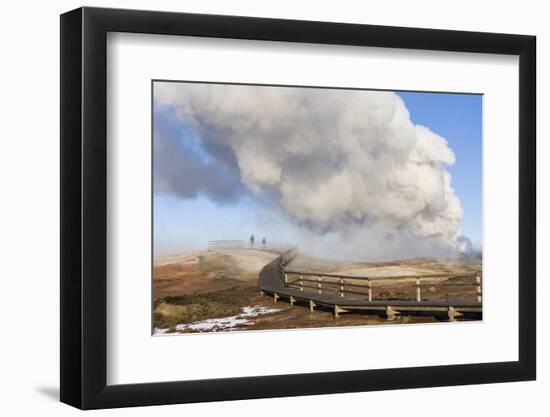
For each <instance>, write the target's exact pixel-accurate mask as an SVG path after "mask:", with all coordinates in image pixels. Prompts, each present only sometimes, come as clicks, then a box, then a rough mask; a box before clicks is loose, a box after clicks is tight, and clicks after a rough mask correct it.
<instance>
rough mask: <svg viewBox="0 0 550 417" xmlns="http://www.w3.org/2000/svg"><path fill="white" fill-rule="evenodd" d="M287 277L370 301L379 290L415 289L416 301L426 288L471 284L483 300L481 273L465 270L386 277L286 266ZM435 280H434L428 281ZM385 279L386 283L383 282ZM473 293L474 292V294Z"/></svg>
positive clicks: (305, 287)
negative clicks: (292, 268)
mask: <svg viewBox="0 0 550 417" xmlns="http://www.w3.org/2000/svg"><path fill="white" fill-rule="evenodd" d="M282 274H283V281H284V283H285V286H288V287H291V288H297V289H299V290H300V291H301V292H304V291H306V292H307V291H309V292H315V293H318V294H331V295H336V296H340V297H345V296H346V295H350V296H360V297H364V298H365V299H366V300H368V301H373V300H376V297H375V295H374V294H375V290H376V291H377V292H379V291H378V290H390V289H393V290H404V289H413V288H414V289H415V290H416V291H415V292H416V294H415V295H416V297H415V299H416V301H417V302H421V301H422V290H423V289H426V288H428V289H431V288H434V287H435V288H461V287H464V288H471V289H472V290H474V289H475V296H476V300H477V301H478V302H481V293H482V286H481V274H480V273H479V272H476V273H461V274H452V273H446V274H428V275H421V276H420V275H401V276H399V275H397V276H386V277H367V276H355V275H342V274H322V273H318V272H303V271H293V270H287V269H285V268H284V267H283V270H282ZM456 278H458V279H460V278H462V279H464V278H473V282H433V281H434V280H435V281H439V280H445V281H447V280H449V279H456ZM392 280H395V281H399V283H390V284H388V283H387V281H392ZM383 281H385V282H383ZM427 281H431V282H427ZM381 282H383V283H381ZM472 295H473V294H472Z"/></svg>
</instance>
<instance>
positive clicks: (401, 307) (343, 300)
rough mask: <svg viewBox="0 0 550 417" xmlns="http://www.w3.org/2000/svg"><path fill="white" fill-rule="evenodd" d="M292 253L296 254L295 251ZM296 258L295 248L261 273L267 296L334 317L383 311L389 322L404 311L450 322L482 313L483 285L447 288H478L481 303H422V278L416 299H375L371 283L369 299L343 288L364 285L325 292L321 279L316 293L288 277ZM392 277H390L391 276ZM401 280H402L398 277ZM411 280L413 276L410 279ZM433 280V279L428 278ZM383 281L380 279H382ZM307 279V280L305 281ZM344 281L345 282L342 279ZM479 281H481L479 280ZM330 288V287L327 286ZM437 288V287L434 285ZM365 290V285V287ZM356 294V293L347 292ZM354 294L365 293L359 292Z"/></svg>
mask: <svg viewBox="0 0 550 417" xmlns="http://www.w3.org/2000/svg"><path fill="white" fill-rule="evenodd" d="M291 251H292V252H291ZM294 256H296V251H295V249H291V250H290V251H287V252H284V253H282V254H281V255H280V256H279V257H278V258H276V259H275V260H273V261H272V262H270V263H269V264H267V265H265V266H264V268H263V269H262V270H261V271H260V274H259V284H260V290H261V292H262V293H263V294H268V295H271V296H273V298H274V300H275V301H277V300H278V299H287V300H288V301H289V302H290V304H291V305H293V304H294V303H296V302H302V303H306V305H307V306H309V309H310V310H311V311H313V310H314V309H315V307H318V306H322V307H325V308H330V309H333V311H334V315H335V316H336V317H338V316H339V314H340V313H344V312H349V311H357V310H372V311H383V312H385V313H386V317H387V318H388V319H389V320H393V319H394V318H395V316H396V315H397V314H400V313H401V312H433V313H434V314H435V313H441V312H443V313H445V314H446V315H447V317H448V319H449V320H450V321H453V320H455V318H456V317H459V316H461V315H462V314H463V313H467V312H468V313H481V310H482V303H481V284H454V285H453V284H447V286H457V285H462V286H470V287H473V286H476V285H477V286H478V292H477V294H478V297H477V300H472V301H464V300H456V301H439V300H432V301H430V300H422V299H421V297H420V288H421V286H420V285H419V281H420V280H419V279H417V280H416V282H417V286H418V289H417V291H418V298H417V300H416V301H413V300H376V299H372V298H371V293H370V283H369V286H368V289H369V292H368V294H369V296H368V297H363V298H357V297H353V298H352V297H349V296H347V295H345V294H346V290H344V287H343V285H346V286H353V287H360V285H354V284H341V285H342V287H340V291H341V292H339V287H338V285H340V284H338V282H332V283H329V285H332V286H333V287H334V286H336V289H335V288H331V289H328V288H327V287H326V286H325V288H324V290H321V279H320V278H319V284H318V285H319V290H318V291H316V290H315V288H316V287H315V286H308V287H306V286H305V285H303V284H301V285H300V286H299V287H298V285H297V284H296V282H297V281H293V282H289V281H288V279H287V276H286V271H285V267H286V265H287V264H288V263H289V262H290V261H291V260H292V259H293V258H294ZM288 273H292V274H300V272H297V271H292V272H290V271H289V272H288ZM303 274H304V275H315V276H319V277H322V276H325V277H340V276H339V275H331V274H321V273H319V274H314V273H303ZM348 278H351V279H354V278H355V279H365V280H368V278H366V277H349V276H348ZM388 278H389V277H388ZM394 278H399V277H394ZM408 278H410V277H408ZM428 278H429V276H428ZM378 279H380V278H378ZM303 280H305V278H303ZM342 282H343V280H342ZM478 282H479V281H478ZM325 285H326V284H325ZM432 286H433V285H432ZM363 287H364V286H363ZM347 292H349V293H353V291H347ZM354 294H364V293H360V292H355V293H354Z"/></svg>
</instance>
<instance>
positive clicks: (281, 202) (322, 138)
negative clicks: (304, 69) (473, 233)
mask: <svg viewBox="0 0 550 417" xmlns="http://www.w3.org/2000/svg"><path fill="white" fill-rule="evenodd" d="M154 100H155V106H156V108H158V109H166V110H170V111H173V112H174V114H175V115H176V117H177V118H178V119H179V120H180V121H181V122H183V123H184V124H185V125H186V126H188V127H190V128H191V129H192V130H193V131H194V133H195V136H196V137H197V138H198V140H199V141H200V142H202V146H203V147H204V148H206V149H208V148H213V149H215V148H218V149H219V148H220V147H221V148H223V149H230V151H231V152H218V156H219V155H222V156H221V157H222V158H223V155H226V154H231V158H232V163H233V164H236V168H238V169H235V172H237V173H238V174H237V175H239V176H240V182H242V184H244V185H245V187H246V188H247V189H248V190H250V192H252V193H253V194H255V195H257V196H260V197H261V198H265V199H267V200H269V201H270V202H271V203H272V204H276V205H277V206H278V208H279V209H281V210H282V211H283V212H285V213H287V215H289V216H290V217H291V218H293V219H295V220H297V221H298V223H299V224H301V225H302V226H304V225H305V226H307V228H308V229H309V230H312V231H315V232H317V233H320V234H323V233H334V232H337V231H339V230H342V231H346V233H347V232H348V231H350V230H355V233H354V234H355V235H357V234H358V235H361V230H364V231H367V230H369V229H372V228H373V227H376V228H382V229H384V230H391V231H392V232H397V233H400V234H403V235H405V236H409V237H411V236H412V237H418V238H421V239H424V238H429V239H432V240H435V241H437V242H440V243H442V244H445V245H449V246H452V247H456V246H457V239H458V238H459V236H460V226H459V223H460V220H461V219H462V216H463V211H462V208H461V204H460V200H459V199H458V197H457V196H456V194H455V193H454V190H453V188H452V187H451V176H450V174H449V173H448V172H447V171H446V169H445V168H446V166H448V165H451V164H453V163H454V162H455V156H454V154H453V152H452V150H451V149H450V148H449V147H448V145H447V141H446V140H445V139H444V138H442V137H441V136H439V135H437V134H435V133H434V132H432V131H431V130H430V129H428V128H426V127H424V126H420V125H415V124H414V123H413V122H412V121H411V119H410V117H409V112H408V110H407V108H406V107H405V104H404V102H403V100H402V99H401V98H400V97H399V96H398V95H396V94H394V93H392V92H378V91H354V90H335V89H315V88H285V87H266V86H262V87H259V86H241V85H216V84H193V83H155V89H154ZM225 162H226V161H225ZM230 162H231V161H230ZM156 163H157V162H156ZM164 181H165V182H166V181H168V182H169V181H170V180H169V179H164ZM209 189H216V187H210V188H209ZM241 191H242V189H241ZM225 192H227V190H225Z"/></svg>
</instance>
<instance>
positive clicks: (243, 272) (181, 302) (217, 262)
mask: <svg viewBox="0 0 550 417" xmlns="http://www.w3.org/2000/svg"><path fill="white" fill-rule="evenodd" d="M277 256H278V255H277V254H276V253H272V252H268V251H262V250H223V251H202V252H190V253H185V254H179V255H174V256H169V257H162V258H157V259H155V265H154V271H153V290H154V298H155V302H154V306H153V308H154V317H155V328H157V329H159V332H160V333H187V332H194V331H229V330H230V331H235V330H244V329H247V330H265V329H291V328H311V327H327V326H356V325H372V324H390V323H391V324H399V323H431V322H438V321H440V320H441V319H442V318H443V317H437V316H433V315H402V316H398V317H397V318H396V319H395V320H393V321H388V320H387V319H386V318H385V317H384V316H383V315H380V316H379V315H376V314H373V313H372V312H371V313H369V314H363V313H358V312H351V313H344V314H342V315H341V316H340V317H339V318H335V317H334V315H333V313H332V311H329V310H323V309H317V310H315V311H314V312H313V313H311V312H310V311H309V309H308V308H307V306H303V305H295V306H290V304H288V302H286V301H281V300H279V301H278V302H277V303H275V302H274V300H273V298H272V297H268V296H261V295H260V292H259V288H258V273H259V272H260V270H261V269H262V268H263V266H264V265H265V264H267V263H269V262H270V261H271V260H273V259H275V258H276V257H277ZM288 268H290V269H293V268H294V269H299V270H301V271H304V270H309V271H312V272H313V271H315V272H324V273H338V274H345V275H358V276H361V275H369V276H379V277H384V276H388V277H389V276H395V275H416V274H435V273H456V274H460V273H466V272H468V273H472V278H461V277H456V278H451V282H455V283H456V282H464V280H465V279H466V280H472V282H473V279H474V278H473V273H474V272H477V271H480V270H481V264H480V263H468V264H465V263H460V262H437V261H432V260H410V261H400V262H383V263H380V262H379V263H334V262H324V261H318V260H316V259H312V258H307V257H304V256H299V257H298V258H296V259H295V260H294V261H293V262H292V264H291V265H290V266H289V267H288ZM387 282H390V280H389V279H388V280H383V281H380V285H384V284H387ZM400 282H402V283H407V282H410V280H409V281H407V280H402V281H399V282H396V281H395V280H394V279H392V280H391V283H392V284H399V283H400ZM428 283H429V281H428ZM373 295H374V297H376V298H378V299H414V297H415V290H414V289H409V288H403V289H399V286H398V287H397V288H392V289H391V290H388V289H384V288H380V289H376V288H375V289H374V290H373ZM475 296H476V294H475V288H469V287H468V288H465V287H457V288H447V289H446V290H445V292H441V291H439V290H438V289H437V288H436V287H430V288H427V289H426V290H424V291H423V295H422V297H423V299H443V300H444V299H449V298H450V299H465V300H468V299H472V297H474V299H475ZM252 306H256V307H262V308H263V307H266V308H268V309H269V311H270V313H269V314H259V315H257V316H253V317H248V316H246V317H245V316H243V311H244V310H243V309H246V308H250V307H252ZM476 319H480V316H479V315H477V316H464V317H461V320H476ZM209 320H221V322H222V323H230V324H226V327H223V325H222V326H221V327H220V326H216V327H212V329H211V330H209V328H208V326H205V325H204V323H207V324H208V321H209ZM190 323H192V324H194V326H187V325H188V324H190ZM205 329H206V330H205Z"/></svg>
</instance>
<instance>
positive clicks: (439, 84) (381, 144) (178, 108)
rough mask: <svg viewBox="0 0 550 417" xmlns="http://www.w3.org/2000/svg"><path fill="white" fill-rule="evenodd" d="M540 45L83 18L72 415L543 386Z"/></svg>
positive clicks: (73, 89) (69, 83)
mask: <svg viewBox="0 0 550 417" xmlns="http://www.w3.org/2000/svg"><path fill="white" fill-rule="evenodd" d="M535 106H536V95H535V37H533V36H525V35H509V34H493V33H475V32H458V31H446V30H432V29H416V28H398V27H386V26H372V25H357V24H342V23H328V22H311V21H293V20H278V19H265V18H252V17H237V16H216V15H198V14H185V13H168V12H151V11H135V10H118V9H100V8H80V9H77V10H74V11H71V12H68V13H65V14H63V15H62V16H61V401H63V402H65V403H67V404H70V405H73V406H75V407H79V408H82V409H92V408H111V407H124V406H139V405H155V404H174V403H186V402H200V401H219V400H233V399H247V398H264V397H277V396H297V395H312V394H325V393H342V392H354V391H370V390H387V389H400V388H420V387H434V386H446V385H462V384H480V383H494V382H506V381H522V380H533V379H535V375H536V351H535V345H536V343H535V342H536V330H535V329H536V317H535V311H536V305H535V300H536V298H535V288H536V268H535V256H536V255H535V253H536V251H535V249H536V233H535V232H536V224H535V219H536V204H535V203H536V192H535V172H536V165H535V162H536V157H535V155H536V147H535Z"/></svg>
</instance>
